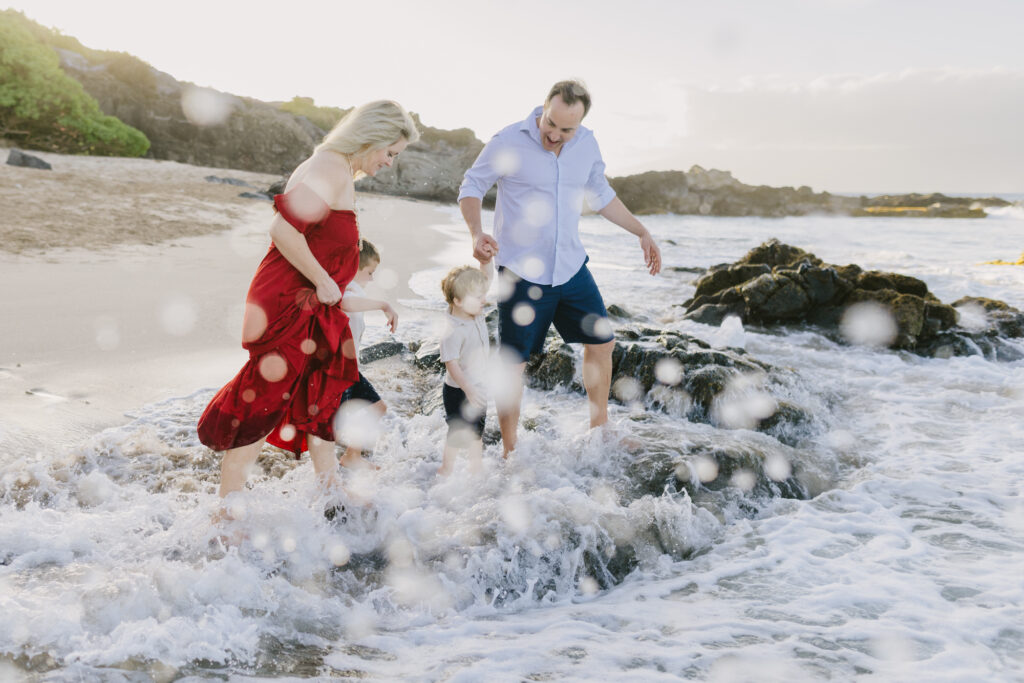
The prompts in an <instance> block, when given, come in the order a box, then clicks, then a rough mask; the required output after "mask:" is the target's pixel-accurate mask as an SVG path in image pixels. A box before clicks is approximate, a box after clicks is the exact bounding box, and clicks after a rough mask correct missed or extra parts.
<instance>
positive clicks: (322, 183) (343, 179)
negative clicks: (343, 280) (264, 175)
mask: <svg viewBox="0 0 1024 683" xmlns="http://www.w3.org/2000/svg"><path fill="white" fill-rule="evenodd" d="M292 180H293V183H294V186H292V187H290V188H289V189H288V190H287V192H286V193H285V194H288V193H289V192H292V191H293V190H295V189H296V188H297V186H298V185H299V184H301V185H304V186H305V188H302V189H303V190H305V192H308V193H310V194H312V195H313V197H310V201H313V202H315V201H316V200H317V199H319V202H322V207H323V210H324V212H325V213H326V211H327V209H328V208H329V207H334V208H336V209H346V208H350V206H351V202H352V197H351V195H352V193H353V184H352V169H351V167H350V166H349V165H348V162H347V161H346V160H345V159H344V158H343V157H341V156H340V155H335V154H331V153H324V154H321V153H315V154H314V155H313V156H312V157H310V158H309V159H308V160H307V161H305V162H303V163H302V164H301V165H300V166H299V168H297V169H296V170H295V173H294V177H293V179H292ZM270 238H271V239H272V240H274V245H275V246H277V249H278V251H280V252H281V255H282V256H284V257H285V259H287V261H288V263H290V264H292V265H293V266H294V267H295V269H296V270H298V271H299V272H300V273H302V274H303V275H304V276H305V277H306V279H307V280H309V281H310V282H311V283H313V286H314V287H316V297H317V299H319V300H320V301H321V302H322V303H324V304H327V305H328V306H333V305H334V304H336V303H338V302H339V301H341V289H340V288H339V287H338V283H337V282H335V281H334V278H332V277H331V274H330V273H328V272H327V270H326V269H325V268H324V267H323V266H322V265H321V264H320V262H319V261H317V260H316V257H315V256H313V252H312V251H310V249H309V244H308V243H307V242H306V236H305V235H303V234H302V233H301V232H299V231H298V230H296V229H295V227H294V226H292V224H291V223H289V222H288V221H287V220H285V218H284V217H283V216H281V214H277V215H275V216H274V220H273V222H272V223H271V224H270Z"/></svg>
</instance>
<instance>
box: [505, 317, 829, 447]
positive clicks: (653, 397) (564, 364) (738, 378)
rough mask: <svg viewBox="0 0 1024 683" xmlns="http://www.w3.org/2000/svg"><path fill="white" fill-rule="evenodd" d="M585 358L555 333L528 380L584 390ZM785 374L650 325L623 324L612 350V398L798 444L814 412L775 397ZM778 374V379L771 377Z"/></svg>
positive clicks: (530, 368) (531, 367) (529, 367)
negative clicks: (582, 367)
mask: <svg viewBox="0 0 1024 683" xmlns="http://www.w3.org/2000/svg"><path fill="white" fill-rule="evenodd" d="M578 363H579V358H578V357H577V354H576V353H575V352H574V351H573V349H572V348H571V347H569V345H567V344H565V343H564V342H562V341H561V340H560V339H557V338H556V337H555V336H553V335H552V336H551V337H549V339H548V340H547V343H546V347H545V350H544V353H541V354H536V355H534V356H533V357H531V358H530V360H529V361H528V362H527V365H526V375H525V377H526V383H527V385H528V386H531V387H533V388H536V389H543V390H552V389H555V388H557V387H565V388H568V389H570V390H571V391H575V392H579V393H582V392H583V391H584V388H583V385H582V383H581V381H580V372H579V370H580V368H579V367H578ZM778 376H779V371H777V370H775V369H774V368H772V367H771V366H770V365H768V364H766V363H762V362H761V361H759V360H757V359H755V358H753V357H751V356H750V355H748V354H747V353H746V351H744V350H743V349H716V348H712V347H711V346H710V345H709V344H707V343H706V342H704V341H702V340H700V339H697V338H696V337H691V336H689V335H684V334H679V333H676V332H665V331H662V330H657V329H652V328H622V329H619V330H618V331H617V332H616V342H615V348H614V350H613V352H612V389H611V397H612V399H613V400H617V401H619V402H621V403H626V404H629V403H635V402H640V403H643V404H645V405H646V406H647V407H649V408H651V409H654V410H663V411H669V412H673V413H675V414H679V415H680V416H682V417H686V418H687V419H688V420H691V421H693V422H703V423H706V424H710V425H713V426H716V427H723V428H734V427H744V428H749V429H758V430H760V431H763V432H766V433H768V434H772V435H773V436H775V437H776V438H778V439H779V440H780V441H782V442H783V443H788V444H793V443H795V442H796V441H798V440H799V439H801V438H803V437H804V436H806V432H807V429H806V427H808V425H810V424H811V422H812V419H811V416H810V415H808V414H807V413H806V412H805V411H803V410H802V409H800V408H799V407H798V406H795V405H793V404H792V403H788V402H786V401H783V400H781V399H780V398H773V397H771V395H770V391H771V387H772V386H774V385H773V382H775V381H776V380H777V379H778ZM773 378H774V379H773Z"/></svg>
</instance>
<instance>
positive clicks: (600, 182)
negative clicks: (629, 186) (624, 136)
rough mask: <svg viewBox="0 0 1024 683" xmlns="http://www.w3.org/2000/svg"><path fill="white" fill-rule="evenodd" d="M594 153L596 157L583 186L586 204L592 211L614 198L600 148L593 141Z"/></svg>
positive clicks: (598, 209) (602, 206)
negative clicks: (605, 172)
mask: <svg viewBox="0 0 1024 683" xmlns="http://www.w3.org/2000/svg"><path fill="white" fill-rule="evenodd" d="M594 154H595V156H596V157H597V158H596V160H595V161H594V165H593V166H591V167H590V177H588V178H587V184H586V186H585V187H584V195H585V196H586V198H587V204H588V205H589V206H590V209H591V210H592V211H600V210H601V209H603V208H604V207H606V206H608V202H610V201H611V200H613V199H615V190H613V189H612V186H611V185H610V184H608V178H606V177H605V175H604V159H603V158H602V157H601V150H600V148H598V147H597V142H596V141H595V142H594Z"/></svg>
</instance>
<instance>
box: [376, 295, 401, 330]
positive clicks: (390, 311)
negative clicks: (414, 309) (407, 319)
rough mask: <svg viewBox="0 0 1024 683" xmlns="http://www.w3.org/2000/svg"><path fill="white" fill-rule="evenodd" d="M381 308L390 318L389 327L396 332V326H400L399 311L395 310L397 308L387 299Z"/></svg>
mask: <svg viewBox="0 0 1024 683" xmlns="http://www.w3.org/2000/svg"><path fill="white" fill-rule="evenodd" d="M380 310H381V311H383V312H384V317H386V318H387V319H388V322H387V325H388V329H389V330H391V331H392V332H394V331H395V328H396V327H398V313H396V312H395V309H394V308H392V307H391V304H389V303H388V302H387V301H385V302H384V305H383V306H382V307H381V309H380Z"/></svg>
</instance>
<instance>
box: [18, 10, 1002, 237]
mask: <svg viewBox="0 0 1024 683" xmlns="http://www.w3.org/2000/svg"><path fill="white" fill-rule="evenodd" d="M0 23H4V24H6V25H10V26H12V27H15V28H17V30H19V31H20V33H19V36H20V37H21V39H22V40H23V41H25V42H29V43H31V42H32V41H35V42H34V45H33V47H37V48H40V49H41V48H42V47H43V46H45V48H49V49H52V51H53V52H54V53H55V54H56V56H57V57H58V58H59V63H60V69H62V70H63V73H64V74H66V75H67V76H69V77H70V78H71V79H74V81H75V82H77V83H78V84H80V85H81V88H82V89H83V90H84V94H85V96H87V97H91V98H93V99H94V100H95V102H96V103H97V104H98V107H99V110H100V111H101V112H102V114H103V115H106V116H107V117H114V118H115V119H117V120H119V121H121V122H123V123H124V124H127V125H128V126H130V127H131V128H134V129H135V130H136V132H135V133H133V134H134V135H136V136H138V132H141V133H142V134H143V135H144V136H145V138H146V139H147V140H148V143H149V144H148V151H146V149H147V147H146V146H145V144H144V143H145V142H146V140H141V139H140V141H139V142H138V144H137V145H136V147H137V148H138V151H136V152H133V154H141V153H143V152H144V153H145V156H147V157H149V158H153V159H163V160H171V161H178V162H182V163H188V164H193V165H199V166H210V167H216V168H230V169H238V170H245V171H253V172H260V173H274V174H281V175H283V176H285V177H287V175H288V174H290V173H291V171H292V169H294V168H295V166H297V165H298V164H299V163H301V162H302V160H303V159H305V158H306V157H308V156H309V154H310V153H311V152H312V150H313V148H314V147H315V146H316V144H317V143H318V142H319V141H320V140H321V139H322V138H323V136H324V134H325V132H326V130H327V129H329V128H330V127H331V126H332V125H333V123H334V122H335V121H337V120H338V119H339V118H340V117H341V116H342V115H343V114H344V113H345V111H346V110H344V109H338V108H333V107H317V106H315V105H314V104H313V101H312V100H310V99H308V98H298V97H297V98H295V99H294V100H293V101H292V102H288V103H268V102H262V101H259V100H256V99H252V98H247V97H239V96H236V95H232V94H228V93H222V92H217V91H215V90H212V89H209V88H200V87H197V86H195V85H193V84H191V83H187V82H183V81H178V80H177V79H175V78H174V77H173V76H171V75H170V74H167V73H164V72H162V71H159V70H157V69H155V68H153V67H152V66H150V65H149V64H147V63H145V62H143V61H142V60H140V59H138V58H136V57H134V56H132V55H128V54H125V53H119V52H106V51H99V50H93V49H90V48H88V47H85V46H84V45H82V44H81V43H79V42H78V41H77V40H76V39H74V38H72V37H69V36H64V35H61V34H60V33H58V32H55V31H53V30H51V29H47V28H45V27H43V26H41V25H39V24H37V23H35V22H33V21H32V20H30V19H28V18H26V17H25V16H24V15H22V14H20V13H17V12H14V11H13V10H8V11H5V12H0ZM37 51H38V50H37ZM44 52H45V50H44ZM3 54H4V47H3V46H2V45H0V57H2V56H3ZM15 57H17V54H14V55H13V56H11V59H14V58H15ZM49 59H52V57H49ZM23 66H25V68H29V67H30V66H31V65H23ZM51 80H52V79H51ZM28 82H29V81H26V83H28ZM75 87H76V88H77V86H75ZM5 107H6V105H5V106H4V107H0V114H4V113H5V111H6V110H5ZM7 108H9V107H7ZM2 120H3V119H2V118H0V121H2ZM417 122H418V123H419V125H420V130H421V132H422V137H421V139H420V140H419V141H418V142H417V143H415V144H413V145H410V146H409V148H408V149H407V150H406V152H405V153H404V154H402V155H401V156H400V157H399V159H398V160H397V161H396V163H395V164H394V166H393V167H392V168H390V169H385V170H383V171H382V172H381V173H379V174H378V175H377V177H375V178H369V177H368V178H363V179H362V180H360V181H359V182H358V184H357V188H358V189H359V190H361V191H364V192H374V193H380V194H387V195H395V196H402V197H412V198H417V199H425V200H431V201H438V202H444V203H451V202H454V201H455V199H456V197H457V196H458V188H459V184H460V183H461V181H462V177H463V174H464V173H465V171H466V169H468V168H469V167H470V165H472V163H473V161H474V159H475V158H476V156H477V155H478V154H479V152H480V150H481V149H482V148H483V143H482V142H481V141H480V140H479V139H477V137H476V135H475V134H474V133H473V131H471V130H469V129H468V128H460V129H456V130H443V129H439V128H433V127H431V126H428V125H425V124H423V123H422V122H419V120H418V119H417ZM56 125H58V124H57V122H56V121H55V122H54V126H56ZM0 129H3V130H2V133H3V134H4V135H5V136H6V137H7V143H8V146H11V147H24V148H28V149H43V150H47V151H56V152H82V151H83V150H81V149H77V148H76V149H60V148H58V147H55V146H54V145H53V144H52V142H51V141H50V140H51V139H52V136H51V138H50V139H48V140H47V143H46V144H39V143H38V142H35V139H34V138H32V137H31V136H25V135H24V134H22V133H21V132H19V131H17V130H12V129H10V127H7V128H4V127H3V126H0ZM85 151H86V152H88V149H86V150H85ZM93 153H107V154H109V153H117V152H109V151H108V152H102V151H97V152H93ZM609 182H610V183H611V185H612V187H613V188H614V189H615V191H616V192H617V193H618V195H619V196H620V197H621V198H622V200H623V202H624V203H625V204H626V206H628V207H630V209H631V210H632V211H633V212H634V213H637V214H640V215H650V214H664V213H673V214H684V215H685V214H689V215H706V216H763V217H782V216H801V215H808V214H840V215H852V216H865V217H870V216H901V217H911V218H913V217H943V218H946V217H952V218H981V217H984V216H985V208H987V207H998V206H1005V205H1007V204H1009V202H1006V201H1004V200H1002V199H998V198H988V199H973V198H958V197H947V196H945V195H941V194H928V195H919V194H909V195H884V196H879V197H866V196H860V197H851V196H841V195H835V194H830V193H828V192H815V191H814V190H812V189H811V188H810V187H808V186H802V187H799V188H793V187H769V186H765V185H758V186H754V185H746V184H744V183H742V182H740V181H739V180H737V179H736V178H734V177H733V176H732V174H731V173H729V172H728V171H720V170H715V169H704V168H702V167H700V166H696V165H694V166H692V167H691V168H690V170H688V171H685V172H684V171H678V170H674V171H649V172H646V173H639V174H635V175H629V176H621V177H614V178H610V179H609ZM494 196H495V192H494V190H493V189H492V190H491V193H490V194H489V195H488V196H487V197H485V201H484V204H485V206H492V205H493V202H494Z"/></svg>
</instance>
